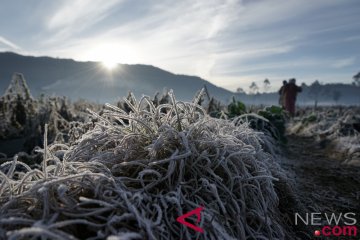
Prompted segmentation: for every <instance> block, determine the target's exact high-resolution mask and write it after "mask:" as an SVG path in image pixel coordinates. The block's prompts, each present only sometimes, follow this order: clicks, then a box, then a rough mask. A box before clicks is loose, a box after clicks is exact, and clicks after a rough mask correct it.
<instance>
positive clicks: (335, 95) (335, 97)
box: [332, 90, 341, 105]
mask: <svg viewBox="0 0 360 240" xmlns="http://www.w3.org/2000/svg"><path fill="white" fill-rule="evenodd" d="M332 97H333V100H334V101H335V103H336V105H337V104H338V102H339V100H340V98H341V92H340V91H338V90H335V91H334V92H333V95H332Z"/></svg>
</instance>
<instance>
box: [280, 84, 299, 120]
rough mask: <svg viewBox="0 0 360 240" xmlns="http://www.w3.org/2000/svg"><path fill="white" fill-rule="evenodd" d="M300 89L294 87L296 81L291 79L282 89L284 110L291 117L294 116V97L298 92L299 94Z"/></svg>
mask: <svg viewBox="0 0 360 240" xmlns="http://www.w3.org/2000/svg"><path fill="white" fill-rule="evenodd" d="M301 91H302V89H301V87H299V86H297V85H296V79H295V78H292V79H290V80H289V83H288V84H286V86H285V89H284V100H285V109H286V111H288V112H289V113H290V116H291V117H294V115H295V103H296V96H297V94H298V92H301Z"/></svg>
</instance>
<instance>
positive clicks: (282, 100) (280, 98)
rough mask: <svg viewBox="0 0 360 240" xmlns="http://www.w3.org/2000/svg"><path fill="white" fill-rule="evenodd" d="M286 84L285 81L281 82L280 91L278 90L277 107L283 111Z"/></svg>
mask: <svg viewBox="0 0 360 240" xmlns="http://www.w3.org/2000/svg"><path fill="white" fill-rule="evenodd" d="M286 84H287V81H286V80H284V81H283V85H282V86H281V88H280V90H279V95H280V97H279V105H280V106H281V107H282V108H283V109H285V86H286Z"/></svg>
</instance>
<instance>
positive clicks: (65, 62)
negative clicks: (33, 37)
mask: <svg viewBox="0 0 360 240" xmlns="http://www.w3.org/2000/svg"><path fill="white" fill-rule="evenodd" d="M0 66H1V69H0V80H1V81H0V90H1V91H2V92H4V90H5V89H6V87H7V85H8V83H9V82H10V79H11V76H12V74H13V73H14V72H19V73H22V74H23V75H24V76H25V79H26V81H27V82H28V85H29V87H30V90H31V92H32V93H33V94H34V95H35V96H37V95H39V94H41V93H45V94H49V95H51V94H55V95H65V96H67V97H69V98H70V99H72V100H77V99H80V98H83V99H87V100H92V101H98V102H113V101H116V100H117V99H119V98H122V97H123V96H125V95H127V93H128V92H129V91H132V92H133V93H134V94H135V95H136V96H137V97H140V96H141V95H143V94H144V95H149V96H153V95H154V94H155V93H156V92H161V91H163V90H164V88H167V89H174V91H175V94H176V97H177V98H178V99H180V100H190V99H192V97H193V96H194V95H195V94H196V92H197V91H198V90H200V89H201V88H202V87H203V86H204V85H206V86H207V88H208V90H209V92H210V93H211V95H212V96H214V97H215V98H218V99H220V100H222V101H228V100H229V99H230V98H231V96H232V95H234V93H233V92H231V91H228V90H226V89H224V88H221V87H218V86H216V85H214V84H212V83H210V82H208V81H206V80H205V79H202V78H200V77H197V76H189V75H184V74H174V73H171V72H170V71H167V70H163V69H161V68H159V67H156V66H153V65H145V64H119V65H118V67H117V69H115V70H113V71H111V72H110V71H109V70H107V69H105V68H104V67H103V66H101V63H100V62H94V61H86V62H83V61H75V60H74V59H67V58H64V59H63V58H53V57H48V56H40V57H35V56H24V55H20V54H17V53H14V52H0Z"/></svg>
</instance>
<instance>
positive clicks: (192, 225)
mask: <svg viewBox="0 0 360 240" xmlns="http://www.w3.org/2000/svg"><path fill="white" fill-rule="evenodd" d="M203 209H204V208H203V207H198V208H196V209H194V210H192V211H190V212H188V213H185V214H184V215H181V216H180V217H178V218H177V219H176V221H178V222H179V223H181V224H184V225H185V226H187V227H189V228H191V229H193V230H195V231H197V232H201V233H203V232H204V230H203V229H202V228H201V227H198V226H195V225H194V224H191V223H189V222H187V221H185V218H188V217H190V216H192V215H194V214H196V217H197V220H196V223H199V222H200V221H201V214H200V212H201V211H202V210H203Z"/></svg>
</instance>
